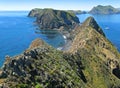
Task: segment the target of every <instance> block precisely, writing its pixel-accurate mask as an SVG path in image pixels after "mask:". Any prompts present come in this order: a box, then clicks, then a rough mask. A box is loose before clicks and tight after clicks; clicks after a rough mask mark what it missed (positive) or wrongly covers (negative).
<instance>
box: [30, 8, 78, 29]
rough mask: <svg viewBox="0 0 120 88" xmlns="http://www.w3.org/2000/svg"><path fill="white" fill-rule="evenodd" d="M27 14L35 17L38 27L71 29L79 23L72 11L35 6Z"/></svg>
mask: <svg viewBox="0 0 120 88" xmlns="http://www.w3.org/2000/svg"><path fill="white" fill-rule="evenodd" d="M28 16H29V17H36V23H37V24H38V26H39V27H40V29H57V30H58V29H59V30H62V29H73V28H74V27H75V26H76V25H78V24H79V23H80V22H79V19H78V18H77V16H76V15H75V14H74V12H73V11H72V12H71V11H69V12H67V11H63V10H54V9H48V8H47V9H38V8H36V9H33V10H31V11H30V13H29V15H28Z"/></svg>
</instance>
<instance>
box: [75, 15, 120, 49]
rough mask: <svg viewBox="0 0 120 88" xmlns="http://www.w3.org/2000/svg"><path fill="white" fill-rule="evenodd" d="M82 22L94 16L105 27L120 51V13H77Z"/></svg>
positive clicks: (107, 35)
mask: <svg viewBox="0 0 120 88" xmlns="http://www.w3.org/2000/svg"><path fill="white" fill-rule="evenodd" d="M77 16H78V17H79V19H80V21H81V22H84V20H85V19H86V18H87V17H89V16H93V17H94V18H95V20H96V21H97V23H98V24H99V25H100V27H101V28H102V29H103V31H104V33H105V35H106V37H107V38H108V39H109V40H110V41H111V42H112V43H113V44H114V45H115V46H116V48H117V49H118V50H119V51H120V14H114V15H90V14H81V15H77Z"/></svg>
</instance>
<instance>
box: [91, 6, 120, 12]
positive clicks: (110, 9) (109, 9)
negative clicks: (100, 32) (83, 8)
mask: <svg viewBox="0 0 120 88" xmlns="http://www.w3.org/2000/svg"><path fill="white" fill-rule="evenodd" d="M89 13H90V14H118V13H120V10H118V9H117V8H114V7H112V6H111V5H108V6H102V5H98V6H96V7H93V8H92V10H90V11H89Z"/></svg>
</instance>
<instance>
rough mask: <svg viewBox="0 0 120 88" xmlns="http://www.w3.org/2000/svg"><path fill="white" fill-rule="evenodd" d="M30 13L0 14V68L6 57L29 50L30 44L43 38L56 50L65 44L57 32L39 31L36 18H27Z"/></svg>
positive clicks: (13, 12)
mask: <svg viewBox="0 0 120 88" xmlns="http://www.w3.org/2000/svg"><path fill="white" fill-rule="evenodd" d="M27 14H28V11H20V12H17V11H12V12H11V11H10V12H4V11H2V12H0V66H1V65H2V64H3V62H4V58H5V56H6V55H10V56H14V55H17V54H20V53H22V52H23V51H24V50H25V49H27V48H28V47H29V45H30V43H31V42H32V41H33V40H34V39H36V38H41V39H43V40H45V41H46V42H47V43H49V44H50V45H52V46H54V47H55V48H57V47H60V46H61V45H63V44H64V43H65V41H64V38H63V36H62V35H61V34H60V33H58V32H57V31H44V30H43V31H39V30H36V28H37V26H36V25H35V24H33V22H34V21H35V18H29V17H27Z"/></svg>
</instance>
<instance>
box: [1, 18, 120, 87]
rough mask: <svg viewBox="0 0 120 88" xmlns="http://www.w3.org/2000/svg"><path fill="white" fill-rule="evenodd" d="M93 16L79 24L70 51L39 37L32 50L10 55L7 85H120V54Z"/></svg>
mask: <svg viewBox="0 0 120 88" xmlns="http://www.w3.org/2000/svg"><path fill="white" fill-rule="evenodd" d="M96 25H97V23H96V21H95V20H94V18H92V17H89V18H88V19H87V20H86V21H85V22H84V23H83V24H82V25H81V26H79V27H76V28H75V29H74V30H75V31H76V32H73V33H74V34H76V36H74V38H73V43H72V45H71V47H70V49H69V50H68V51H58V50H56V49H54V48H52V47H51V46H49V45H48V44H46V43H45V42H44V41H42V40H40V39H36V40H35V41H33V42H32V44H31V45H30V47H29V49H27V50H26V51H24V52H23V54H21V55H18V56H15V57H6V61H5V63H4V65H3V67H2V70H1V72H0V73H1V74H0V82H1V84H3V85H2V86H4V87H13V88H15V87H17V88H32V87H33V88H119V87H120V68H119V65H120V54H119V52H118V51H117V50H116V48H115V47H114V46H113V45H112V44H111V42H110V41H109V40H107V39H106V37H105V35H104V33H103V32H102V29H100V28H99V26H96Z"/></svg>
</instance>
